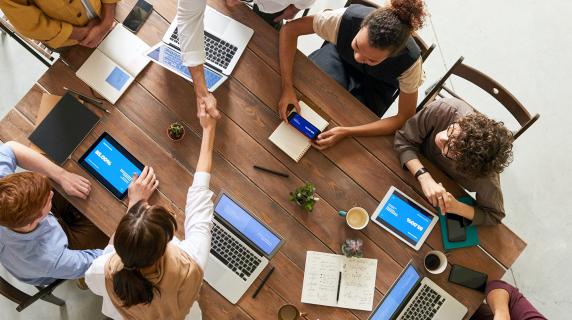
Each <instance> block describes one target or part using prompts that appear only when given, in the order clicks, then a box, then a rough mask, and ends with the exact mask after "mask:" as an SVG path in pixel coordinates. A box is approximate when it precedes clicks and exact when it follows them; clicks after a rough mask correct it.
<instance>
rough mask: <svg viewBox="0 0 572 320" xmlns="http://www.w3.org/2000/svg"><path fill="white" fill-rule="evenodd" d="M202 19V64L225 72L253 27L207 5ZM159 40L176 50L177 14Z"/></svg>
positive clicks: (242, 48) (177, 39)
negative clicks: (203, 48)
mask: <svg viewBox="0 0 572 320" xmlns="http://www.w3.org/2000/svg"><path fill="white" fill-rule="evenodd" d="M204 22H205V51H206V61H207V63H206V65H207V66H209V67H211V68H213V69H214V70H216V71H218V72H220V73H222V74H224V75H227V76H229V75H230V73H231V72H232V70H233V69H234V67H235V66H236V64H237V63H238V59H240V57H241V56H242V53H243V52H244V50H245V49H246V46H247V45H248V42H249V41H250V38H252V35H253V34H254V30H252V29H251V28H249V27H247V26H245V25H244V24H242V23H240V22H238V21H236V20H234V19H232V18H230V17H227V16H225V15H224V14H222V13H220V12H218V11H216V10H215V9H213V8H211V7H209V6H207V7H206V10H205V19H204ZM163 42H164V43H167V44H169V45H171V46H173V47H174V48H176V49H178V50H180V45H179V34H178V30H177V18H175V19H174V20H173V22H172V23H171V25H170V26H169V29H168V30H167V32H166V33H165V35H164V36H163Z"/></svg>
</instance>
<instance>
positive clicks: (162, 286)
mask: <svg viewBox="0 0 572 320" xmlns="http://www.w3.org/2000/svg"><path fill="white" fill-rule="evenodd" d="M199 117H200V121H201V125H202V127H203V138H202V139H203V140H202V144H201V150H200V155H199V160H198V163H197V170H196V172H195V175H194V177H193V184H192V186H191V187H190V188H189V190H188V194H187V203H186V208H185V224H184V228H185V239H184V240H182V241H181V240H179V239H177V237H174V233H175V231H176V230H177V222H176V220H175V217H174V214H173V213H172V212H170V211H169V210H168V209H167V208H165V207H163V206H159V205H149V204H148V203H147V200H148V199H149V197H150V196H151V194H152V193H153V191H154V190H155V189H156V188H157V186H158V180H157V179H156V176H155V173H154V172H153V169H152V168H145V169H144V170H143V172H142V173H141V176H140V177H135V179H134V180H133V181H134V182H133V183H132V184H131V185H130V186H129V193H128V194H129V209H128V210H127V214H126V215H125V216H124V217H123V218H122V219H121V221H120V222H119V225H118V226H117V230H116V232H115V235H114V237H113V240H112V241H113V245H109V246H107V248H106V249H105V250H104V253H103V255H102V256H101V257H100V258H98V259H96V260H95V261H94V262H93V264H92V266H91V267H90V268H89V270H88V271H87V272H86V275H85V280H86V283H87V285H88V286H89V288H90V289H91V290H92V291H93V292H94V293H95V294H97V295H100V296H102V297H103V307H102V312H103V314H104V315H106V316H108V317H110V318H113V319H149V320H167V319H169V320H177V319H190V317H191V315H190V312H191V307H192V306H193V304H194V303H195V302H196V301H197V299H198V297H199V291H200V288H201V285H202V279H203V272H204V267H205V265H206V263H207V258H208V254H209V251H210V245H211V228H212V224H213V223H212V217H213V202H212V196H213V193H212V191H210V190H209V183H210V171H211V166H212V152H213V144H214V137H215V126H216V120H215V119H214V118H212V117H211V116H209V115H208V114H206V113H202V114H200V116H199ZM193 309H195V308H193Z"/></svg>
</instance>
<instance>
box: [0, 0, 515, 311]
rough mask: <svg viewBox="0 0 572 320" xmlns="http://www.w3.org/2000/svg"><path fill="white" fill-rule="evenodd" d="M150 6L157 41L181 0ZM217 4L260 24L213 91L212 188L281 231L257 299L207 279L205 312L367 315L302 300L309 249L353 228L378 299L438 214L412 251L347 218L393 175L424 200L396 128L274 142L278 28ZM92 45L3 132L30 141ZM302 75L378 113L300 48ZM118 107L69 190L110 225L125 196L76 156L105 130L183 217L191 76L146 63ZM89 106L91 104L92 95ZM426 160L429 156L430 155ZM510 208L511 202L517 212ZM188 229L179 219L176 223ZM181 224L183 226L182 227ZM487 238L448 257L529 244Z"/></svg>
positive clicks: (189, 172)
mask: <svg viewBox="0 0 572 320" xmlns="http://www.w3.org/2000/svg"><path fill="white" fill-rule="evenodd" d="M150 2H151V3H152V4H153V5H154V7H155V10H156V11H154V12H153V14H152V15H151V16H150V17H149V19H148V20H147V22H146V23H145V24H144V26H143V28H142V29H141V31H140V32H139V33H138V36H139V37H141V38H142V39H143V40H144V41H146V42H147V43H148V44H150V45H152V44H155V43H157V42H159V41H160V39H161V37H162V35H163V33H164V32H165V31H166V29H167V27H168V25H169V22H168V21H171V20H172V19H173V17H174V16H175V13H176V1H174V0H168V1H167V0H162V1H159V0H154V1H150ZM134 4H135V0H123V1H121V2H120V3H119V5H118V12H117V20H118V21H123V19H124V18H125V17H126V15H127V13H128V12H129V10H130V9H131V8H132V6H133V5H134ZM210 5H211V6H213V7H215V8H216V9H218V10H219V11H221V12H223V13H225V14H227V15H229V16H232V17H234V18H235V19H237V20H239V21H241V22H243V23H244V24H246V25H248V26H250V27H251V28H253V29H254V30H255V33H254V36H253V38H252V40H251V41H250V43H249V45H248V49H247V50H246V51H245V53H244V55H243V57H242V58H241V60H240V62H239V64H238V66H237V68H236V69H235V70H234V73H233V76H232V78H230V79H229V80H228V81H226V82H225V83H224V84H223V85H222V86H221V87H220V88H219V89H218V90H217V91H216V92H215V96H216V98H217V100H218V103H219V108H220V110H221V111H222V119H221V120H220V121H219V123H218V127H217V137H216V143H215V151H216V152H215V154H214V170H213V176H212V180H211V188H212V190H213V191H214V192H215V193H218V192H220V190H221V189H224V190H225V191H226V192H228V193H230V194H231V195H232V196H233V197H235V198H236V199H238V200H239V201H240V202H241V203H243V204H244V205H245V206H246V207H247V208H249V209H250V210H251V211H252V212H253V213H255V214H256V215H257V216H258V217H259V218H261V219H262V220H263V221H265V222H266V223H267V224H269V225H270V226H271V227H272V228H273V229H274V230H276V231H277V232H278V233H280V235H282V236H283V237H284V239H285V240H286V243H285V245H284V246H283V247H282V248H281V249H280V251H279V252H278V253H277V254H276V256H275V257H274V258H273V259H272V261H271V264H273V265H274V266H275V267H276V270H275V272H274V275H273V276H272V277H270V279H269V281H268V283H267V285H266V286H264V288H263V289H262V291H261V292H260V294H259V296H258V297H257V299H256V300H253V299H252V298H251V295H252V293H253V291H254V289H255V288H256V286H257V285H258V283H259V281H260V280H256V281H255V283H254V285H253V286H252V287H251V288H250V289H249V290H248V292H247V293H246V294H245V296H244V297H243V298H242V299H241V300H240V301H239V303H238V304H237V305H231V304H230V303H229V302H228V301H226V300H225V299H224V298H223V297H222V296H221V295H219V294H218V293H217V292H216V291H214V290H213V289H212V288H211V287H210V286H208V284H206V283H205V285H204V286H203V289H202V292H201V296H200V304H201V307H202V310H203V314H204V316H205V319H275V318H276V312H277V310H278V308H279V307H280V306H281V305H283V304H286V303H292V304H295V305H297V306H298V307H299V308H300V310H302V311H303V312H305V313H307V317H308V319H318V318H320V319H355V318H359V319H365V318H367V316H368V314H369V312H361V311H354V310H346V309H340V308H330V307H323V306H315V305H307V304H302V303H301V302H300V296H301V292H302V279H303V274H304V262H305V257H306V251H308V250H315V251H323V252H339V251H340V244H341V243H342V242H343V241H344V240H345V239H346V238H354V237H359V238H361V239H363V241H364V247H365V256H366V257H368V258H376V259H378V266H379V267H378V270H377V278H376V284H375V287H376V292H375V301H374V304H375V305H377V303H378V302H379V301H380V299H381V298H382V297H383V295H384V294H385V293H386V292H387V290H388V289H389V287H390V286H391V284H392V283H393V281H394V280H395V279H396V277H397V275H398V274H399V273H400V272H401V271H402V269H403V267H404V266H405V265H406V264H407V263H408V262H409V261H410V260H411V259H412V260H413V262H414V264H415V265H416V266H418V267H419V268H420V269H423V268H422V259H423V256H424V254H425V253H427V252H428V251H430V250H433V249H436V250H442V249H443V248H442V243H441V239H440V231H439V226H438V225H437V226H436V227H435V229H434V230H433V232H432V233H431V235H430V236H429V238H428V239H427V241H426V243H425V244H424V245H423V247H422V248H421V250H420V251H418V252H416V251H414V250H412V249H410V248H409V247H408V246H406V245H405V244H403V243H402V242H400V241H399V240H397V239H396V238H395V237H393V236H391V235H389V234H388V233H387V232H385V231H384V230H382V229H381V228H379V227H378V226H377V225H375V224H370V225H369V226H368V227H367V228H365V229H364V230H363V231H361V232H357V231H353V230H350V229H349V228H347V227H346V226H345V222H344V219H342V218H339V217H338V216H337V213H336V212H337V210H339V209H348V208H350V207H352V206H354V205H356V204H358V205H359V206H361V207H363V208H365V209H366V210H368V211H369V212H370V213H371V212H373V210H374V209H375V208H376V207H377V205H378V203H379V201H380V200H381V199H382V198H383V196H384V195H385V193H386V192H387V190H388V189H389V187H390V186H392V185H393V186H396V187H397V188H399V189H401V190H403V191H404V192H406V193H407V194H408V195H410V196H412V197H413V198H414V199H415V200H416V201H418V202H420V203H421V204H423V205H424V206H425V207H428V208H431V206H430V204H429V203H428V202H427V201H426V200H425V199H424V198H423V193H422V191H421V190H420V186H419V184H418V183H417V181H416V180H415V179H413V178H412V177H411V175H410V174H409V173H407V172H405V171H404V170H403V169H402V168H401V166H400V165H399V162H398V158H397V156H396V154H395V153H394V152H393V150H392V146H393V137H375V138H357V139H346V140H344V141H342V142H341V143H339V144H338V145H337V146H335V147H334V148H331V149H329V150H327V151H325V152H323V153H322V152H320V151H317V150H315V149H311V150H309V152H308V153H307V154H306V155H305V156H304V157H303V158H302V159H301V160H300V162H299V163H295V162H294V161H292V160H291V159H290V158H289V157H288V156H287V155H285V154H284V153H282V152H281V151H280V150H279V149H278V148H277V147H276V146H274V145H273V144H272V143H271V142H270V141H269V140H268V137H269V136H270V134H271V133H272V131H273V130H274V129H275V128H276V126H277V125H278V124H279V122H280V119H279V118H278V115H277V110H276V106H277V102H278V99H279V96H280V76H279V65H278V34H277V32H276V31H275V30H274V29H272V28H271V27H270V26H269V25H266V24H265V23H264V22H263V21H262V19H260V18H258V17H257V16H256V15H255V14H254V13H252V12H251V11H250V10H248V9H246V8H245V7H243V6H239V7H238V8H232V9H229V8H227V7H226V6H225V5H224V2H223V1H210ZM90 52H91V51H90V50H87V49H85V48H80V47H77V48H72V49H71V50H69V51H67V52H66V53H64V54H63V59H64V60H65V61H67V63H68V64H69V66H66V65H65V64H64V63H62V62H61V61H60V62H57V63H56V64H54V65H53V66H52V67H51V68H50V69H49V70H48V71H47V72H46V73H45V74H44V75H43V76H42V78H41V79H40V80H39V81H38V83H37V84H36V85H35V86H34V87H33V88H32V89H31V90H30V91H29V92H28V94H27V95H26V96H25V97H24V98H23V99H22V100H21V101H20V102H19V103H18V104H17V105H16V106H15V108H14V109H12V110H11V111H10V112H9V113H8V115H6V117H5V118H4V119H3V120H2V122H1V125H0V140H2V141H8V140H16V141H20V142H22V143H29V141H28V139H27V137H28V135H29V134H30V132H31V131H32V130H33V129H34V126H35V125H36V123H35V119H36V114H37V111H38V107H39V101H40V98H41V94H42V92H49V93H53V94H60V95H61V94H63V93H64V90H63V89H62V86H67V87H69V88H73V89H76V90H79V91H82V92H89V88H88V86H87V85H86V84H84V83H83V82H81V81H80V80H79V79H78V78H77V77H76V76H75V71H76V70H77V69H78V68H79V67H80V66H81V64H82V63H83V62H84V61H85V59H87V57H88V56H89V54H90ZM294 74H295V86H296V89H297V90H298V92H299V93H300V95H301V96H303V97H304V99H305V100H306V101H308V102H310V103H311V104H312V105H314V106H317V107H319V108H320V109H321V110H320V112H321V113H322V114H323V115H324V116H325V117H326V118H327V119H329V121H330V124H331V126H336V125H357V124H363V123H367V122H371V121H374V120H375V119H376V117H375V115H374V114H373V113H371V112H370V111H369V110H368V109H367V108H365V107H363V106H362V105H360V103H359V102H358V101H357V100H356V99H355V98H353V97H352V96H351V95H350V94H348V93H347V92H346V91H345V90H344V89H342V88H341V87H340V86H338V85H337V84H336V83H335V82H334V81H333V80H332V79H330V78H329V77H328V76H326V75H325V74H324V73H322V72H321V71H320V70H319V69H318V68H317V67H316V66H315V65H314V64H313V63H312V62H310V61H309V60H308V59H307V58H306V57H305V56H303V55H302V54H301V53H300V52H298V54H297V56H296V64H295V72H294ZM107 107H108V108H109V109H110V110H112V112H111V114H109V115H107V114H103V113H102V112H101V111H100V110H97V109H94V108H92V110H93V111H94V112H96V113H98V114H99V115H100V116H102V119H101V122H100V123H99V124H98V125H97V126H96V128H95V129H94V130H93V131H92V132H91V133H90V134H89V136H88V137H87V138H86V139H85V141H84V142H83V143H82V144H81V145H80V147H79V148H78V150H76V151H75V152H74V153H73V155H72V157H71V159H69V160H68V161H67V162H66V163H65V164H64V167H65V168H66V169H68V170H70V171H72V172H75V173H78V174H81V175H83V176H85V177H87V178H88V179H90V181H91V182H92V186H93V189H92V193H91V196H90V199H89V200H88V201H83V200H79V199H73V198H70V201H71V202H72V203H73V204H74V205H75V206H76V207H77V208H78V209H80V210H81V211H82V212H83V213H84V214H85V215H86V216H87V217H88V218H89V219H91V220H92V221H93V222H94V223H95V224H96V225H97V226H98V227H99V228H101V230H103V231H104V232H105V233H107V234H108V235H109V234H112V233H113V232H114V230H115V227H116V225H117V223H118V221H119V219H120V218H121V217H122V215H123V214H124V212H125V210H126V203H125V202H119V201H117V200H115V198H114V197H113V196H112V195H111V194H110V193H109V192H107V191H106V190H105V189H104V188H103V187H102V186H101V185H100V184H98V183H97V182H96V181H95V180H94V179H93V178H92V177H91V176H90V175H88V174H87V173H86V172H85V171H84V170H83V169H81V168H80V167H79V166H78V163H77V161H78V159H79V157H80V156H81V155H82V154H83V153H84V152H85V151H86V149H87V148H88V147H89V146H90V145H91V144H92V143H93V142H94V141H95V139H97V137H99V135H100V134H101V133H102V132H104V131H107V132H109V133H110V134H111V135H112V136H113V137H114V138H115V139H117V140H118V141H119V142H120V143H121V144H122V145H123V146H125V147H126V148H127V149H128V150H129V151H130V152H131V153H133V155H134V156H135V157H136V158H138V159H139V160H140V161H142V162H143V163H145V164H147V165H150V166H153V167H154V168H155V171H156V172H157V175H158V178H159V180H160V181H161V186H160V188H159V192H157V193H155V195H154V196H153V199H152V202H157V203H162V204H164V205H166V206H169V207H170V208H172V209H173V210H174V211H176V212H177V213H178V219H179V222H180V223H181V226H182V221H183V209H184V206H185V197H186V193H187V188H188V186H190V185H191V182H192V179H193V172H194V170H195V164H196V162H197V159H198V152H199V145H200V135H201V127H200V124H199V121H198V119H197V117H196V105H195V97H194V93H193V88H192V86H191V84H190V83H189V82H187V81H185V80H184V79H182V78H180V77H178V76H176V75H175V74H173V73H171V72H170V71H167V70H166V69H163V68H162V67H160V66H158V65H156V64H153V63H151V64H150V65H149V66H148V67H147V68H146V69H145V70H144V71H143V72H142V73H141V74H140V75H139V76H138V77H137V80H136V82H134V83H133V84H132V85H131V87H130V88H129V89H128V90H127V92H126V93H125V94H124V95H123V97H122V98H121V99H120V100H119V101H118V102H117V104H116V105H115V106H111V105H107ZM90 108H91V106H90ZM174 121H182V122H183V123H184V125H185V126H186V129H187V134H186V136H185V138H184V139H183V140H182V141H179V142H172V141H170V140H169V138H168V137H167V135H166V128H167V127H168V125H169V124H170V123H172V122H174ZM253 164H258V165H261V166H265V167H270V168H274V169H276V170H279V171H283V172H287V173H289V175H290V177H289V178H287V179H285V178H281V177H277V176H274V175H269V174H266V173H263V172H259V171H255V170H254V169H253V168H252V165H253ZM427 166H430V164H427ZM431 172H432V173H433V174H434V175H436V176H437V177H438V179H439V180H440V181H442V182H443V183H444V185H445V186H446V187H447V189H448V190H451V191H452V192H453V193H454V194H455V195H457V196H460V195H463V191H462V189H460V188H459V187H458V186H457V185H456V184H454V183H453V182H452V181H451V180H450V179H449V178H448V177H446V176H445V175H443V174H442V173H440V171H439V170H438V169H436V168H432V171H431ZM305 181H311V182H313V183H314V184H315V185H316V187H317V191H318V194H319V197H320V198H321V199H322V200H321V201H320V202H319V203H318V204H317V206H316V208H315V210H314V212H313V213H310V214H308V213H305V212H304V211H303V210H302V209H301V208H299V207H298V206H296V205H294V204H293V203H291V202H289V201H288V193H289V192H290V191H292V190H294V189H295V188H296V187H298V186H300V185H302V184H303V183H304V182H305ZM509 214H515V213H510V212H509ZM180 229H182V228H180ZM179 236H181V235H180V234H179ZM479 236H480V240H481V246H480V247H473V248H468V249H461V250H456V251H453V252H452V253H451V254H450V256H449V262H450V264H453V263H456V264H461V265H464V266H467V267H470V268H474V269H476V270H480V271H483V272H486V273H488V275H489V279H498V278H500V277H502V275H503V274H504V273H505V268H507V267H510V266H511V265H512V264H513V263H514V261H515V259H516V258H517V257H518V256H519V255H520V253H521V252H522V251H523V250H524V248H525V246H526V244H525V243H524V242H523V241H522V240H521V239H520V238H518V237H517V236H516V235H515V234H514V233H512V232H511V231H510V230H509V229H508V228H506V227H505V226H504V225H499V226H494V227H481V228H479ZM449 270H450V265H449V266H448V270H447V271H446V272H445V273H443V274H441V275H439V276H433V275H431V276H429V277H430V278H431V279H432V280H434V281H435V282H436V283H437V284H439V285H440V286H442V287H443V288H444V289H445V290H447V291H448V292H450V293H451V294H452V295H453V296H455V297H456V298H457V299H459V300H460V301H461V302H462V303H463V304H464V305H466V306H467V307H468V308H469V314H472V313H473V312H474V311H475V310H476V308H477V307H478V306H479V304H480V303H481V301H482V300H483V298H484V296H483V295H482V294H480V293H478V292H475V291H472V290H469V289H465V288H463V287H460V286H457V285H454V284H451V283H449V282H448V281H447V276H448V271H449Z"/></svg>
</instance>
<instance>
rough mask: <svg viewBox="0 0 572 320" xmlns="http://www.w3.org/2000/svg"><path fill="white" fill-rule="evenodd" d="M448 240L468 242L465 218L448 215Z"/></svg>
mask: <svg viewBox="0 0 572 320" xmlns="http://www.w3.org/2000/svg"><path fill="white" fill-rule="evenodd" d="M447 238H448V239H449V241H450V242H460V241H465V240H467V230H466V229H465V222H464V218H463V217H461V216H459V215H456V214H451V213H447Z"/></svg>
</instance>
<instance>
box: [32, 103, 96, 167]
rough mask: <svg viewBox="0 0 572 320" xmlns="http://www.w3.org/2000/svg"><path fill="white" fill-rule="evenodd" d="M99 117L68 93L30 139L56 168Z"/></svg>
mask: <svg viewBox="0 0 572 320" xmlns="http://www.w3.org/2000/svg"><path fill="white" fill-rule="evenodd" d="M98 121H99V117H98V116H97V115H96V114H95V113H93V112H91V111H90V110H89V109H88V108H86V106H84V105H83V104H82V103H80V102H79V101H78V100H77V99H76V98H74V97H73V96H72V95H71V94H70V93H69V92H68V93H66V94H65V95H64V96H63V97H62V99H61V100H60V101H59V102H58V104H56V106H55V107H54V109H52V111H50V113H48V115H47V116H46V118H45V119H44V121H42V122H41V123H40V124H39V125H38V126H37V127H36V130H34V132H32V134H31V135H30V137H29V139H30V141H32V142H33V143H34V144H35V145H36V146H38V147H39V148H40V149H42V150H43V151H44V152H45V153H46V155H47V156H48V157H49V158H50V159H52V160H53V161H54V162H55V163H57V164H60V165H61V164H63V163H64V161H66V159H67V158H68V157H69V156H70V155H71V154H72V152H73V151H74V150H75V148H77V146H78V145H79V144H80V143H81V141H82V140H83V139H84V138H85V136H86V135H87V134H88V133H89V131H90V130H91V129H92V128H93V127H94V126H95V125H96V124H97V122H98Z"/></svg>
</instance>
